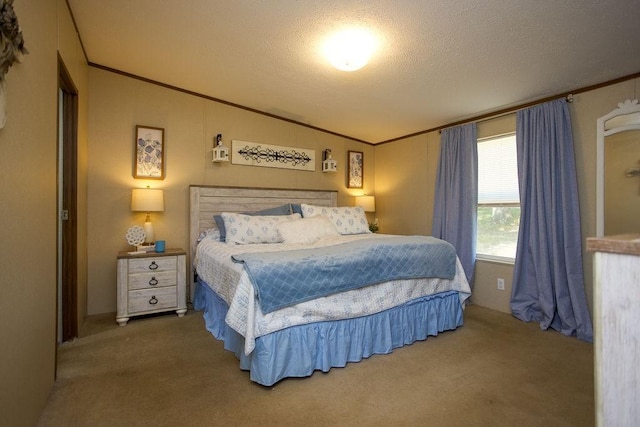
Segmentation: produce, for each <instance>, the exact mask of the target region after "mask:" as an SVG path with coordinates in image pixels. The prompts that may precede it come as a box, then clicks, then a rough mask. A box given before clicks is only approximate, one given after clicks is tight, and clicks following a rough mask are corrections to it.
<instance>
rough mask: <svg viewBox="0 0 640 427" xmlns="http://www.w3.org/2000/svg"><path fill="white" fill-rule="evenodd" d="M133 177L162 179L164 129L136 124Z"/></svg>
mask: <svg viewBox="0 0 640 427" xmlns="http://www.w3.org/2000/svg"><path fill="white" fill-rule="evenodd" d="M133 177H134V178H139V179H164V129H162V128H154V127H150V126H139V125H138V126H136V136H135V152H134V154H133Z"/></svg>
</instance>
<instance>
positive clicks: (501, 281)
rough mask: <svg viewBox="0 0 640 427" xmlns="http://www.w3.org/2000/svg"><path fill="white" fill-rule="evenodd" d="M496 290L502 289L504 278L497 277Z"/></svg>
mask: <svg viewBox="0 0 640 427" xmlns="http://www.w3.org/2000/svg"><path fill="white" fill-rule="evenodd" d="M498 290H500V291H504V279H503V278H501V277H498Z"/></svg>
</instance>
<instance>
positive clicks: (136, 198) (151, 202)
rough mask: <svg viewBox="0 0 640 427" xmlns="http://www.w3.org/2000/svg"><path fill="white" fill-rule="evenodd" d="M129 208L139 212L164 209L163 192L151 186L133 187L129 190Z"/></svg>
mask: <svg viewBox="0 0 640 427" xmlns="http://www.w3.org/2000/svg"><path fill="white" fill-rule="evenodd" d="M131 210H132V211H141V212H162V211H164V192H163V191H162V190H158V189H152V188H134V189H133V191H132V192H131Z"/></svg>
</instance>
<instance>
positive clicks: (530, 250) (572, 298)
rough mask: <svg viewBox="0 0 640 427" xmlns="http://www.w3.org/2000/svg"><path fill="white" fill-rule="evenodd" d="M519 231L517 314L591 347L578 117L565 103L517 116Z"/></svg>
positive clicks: (515, 278) (515, 281) (514, 292)
mask: <svg viewBox="0 0 640 427" xmlns="http://www.w3.org/2000/svg"><path fill="white" fill-rule="evenodd" d="M516 123H517V124H516V139H517V150H518V182H519V186H520V212H521V214H520V215H521V216H520V231H519V234H518V244H517V251H516V261H515V266H514V273H513V288H512V295H511V310H512V314H513V315H514V316H515V317H517V318H518V319H520V320H523V321H525V322H531V321H537V322H540V328H541V329H543V330H546V329H548V328H552V329H555V330H557V331H560V332H561V333H562V334H564V335H567V336H577V337H578V338H579V339H581V340H584V341H588V342H592V341H593V329H592V324H591V317H590V315H589V310H588V306H587V300H586V295H585V290H584V277H583V270H582V236H581V231H580V207H579V200H578V184H577V178H576V166H575V158H574V151H573V135H572V131H571V117H570V115H569V108H568V106H567V103H566V101H565V100H564V99H560V100H556V101H551V102H548V103H544V104H540V105H537V106H534V107H531V108H528V109H525V110H521V111H519V112H518V113H517V118H516Z"/></svg>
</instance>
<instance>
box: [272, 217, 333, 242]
mask: <svg viewBox="0 0 640 427" xmlns="http://www.w3.org/2000/svg"><path fill="white" fill-rule="evenodd" d="M278 232H279V233H280V236H281V237H282V240H284V243H289V244H294V243H300V244H303V245H311V244H313V243H315V242H317V241H318V240H320V239H322V238H323V237H329V236H339V235H340V233H338V230H336V226H335V225H333V222H331V220H330V219H329V218H327V217H326V216H324V215H318V216H314V217H311V218H302V219H299V220H297V221H286V222H281V223H279V224H278Z"/></svg>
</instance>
